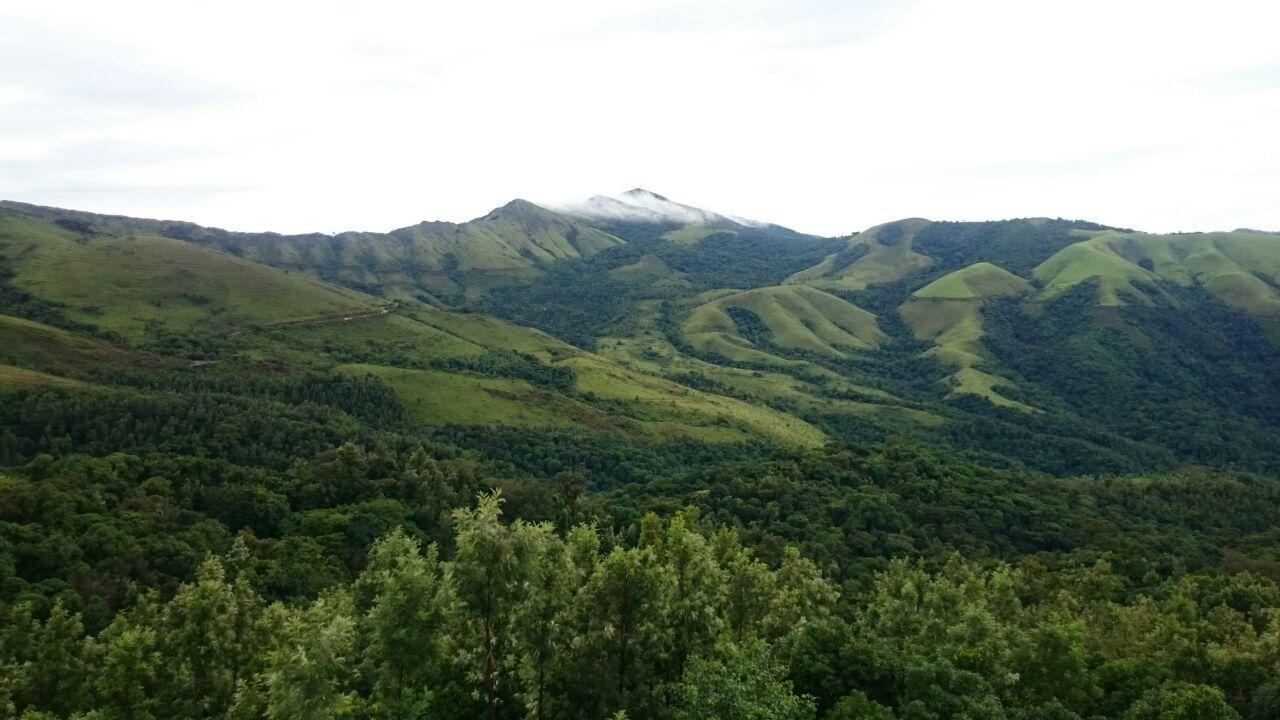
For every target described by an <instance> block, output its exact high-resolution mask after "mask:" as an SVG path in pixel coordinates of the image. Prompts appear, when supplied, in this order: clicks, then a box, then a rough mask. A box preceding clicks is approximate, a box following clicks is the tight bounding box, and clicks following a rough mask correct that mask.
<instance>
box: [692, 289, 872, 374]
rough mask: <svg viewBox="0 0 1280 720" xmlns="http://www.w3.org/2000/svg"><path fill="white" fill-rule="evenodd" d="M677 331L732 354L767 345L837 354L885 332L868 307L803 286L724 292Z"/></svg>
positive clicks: (866, 345) (707, 348) (867, 344)
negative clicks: (858, 305)
mask: <svg viewBox="0 0 1280 720" xmlns="http://www.w3.org/2000/svg"><path fill="white" fill-rule="evenodd" d="M681 332H682V333H683V334H684V337H685V338H686V339H687V340H688V342H689V343H690V344H691V345H693V346H694V347H695V348H698V349H700V350H703V351H704V352H719V353H722V354H726V356H727V357H731V358H732V357H735V356H738V357H742V354H741V353H740V352H739V350H745V351H746V352H748V353H755V352H757V351H761V352H767V348H769V347H770V346H776V347H781V348H787V349H791V350H801V351H807V352H812V353H817V354H820V355H830V356H841V355H844V354H845V353H846V352H847V351H849V350H872V349H875V348H876V347H878V346H879V345H880V343H881V342H882V341H883V340H884V338H885V335H884V333H883V332H881V331H880V328H879V327H877V325H876V319H875V316H874V315H872V314H871V313H868V312H867V311H865V310H863V309H861V308H859V307H857V306H855V305H852V304H850V303H847V302H845V301H843V300H841V299H840V298H838V297H835V296H834V295H829V294H827V293H825V292H822V291H821V290H815V289H813V288H807V287H768V288H758V289H756V290H747V291H745V292H736V293H732V294H729V295H725V296H724V297H720V298H717V299H714V300H711V301H710V302H707V303H705V304H703V305H701V306H699V307H698V308H696V309H694V310H693V311H692V312H691V313H690V314H689V317H688V319H686V320H685V322H684V325H683V326H682V328H681Z"/></svg>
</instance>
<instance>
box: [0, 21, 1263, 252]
mask: <svg viewBox="0 0 1280 720" xmlns="http://www.w3.org/2000/svg"><path fill="white" fill-rule="evenodd" d="M5 5H6V6H5V7H2V8H0V198H6V199H14V200H23V201H27V202H35V203H40V204H48V205H57V206H63V207H72V208H78V209H85V210H93V211H99V212H112V213H121V214H128V215H138V216H146V217H164V218H175V219H185V220H193V221H196V222H199V223H203V224H207V225H217V226H221V227H226V228H231V229H238V230H278V231H282V232H301V231H321V232H336V231H340V230H347V229H362V230H388V229H391V228H394V227H400V226H404V225H408V224H411V223H415V222H418V221H420V220H424V219H439V220H455V221H457V220H464V219H468V218H471V217H475V216H478V215H481V214H483V213H485V212H487V211H488V210H489V209H490V208H492V207H495V206H497V205H501V204H504V203H505V202H507V201H508V200H510V199H512V198H514V197H524V198H528V199H530V200H534V201H535V202H543V203H555V202H566V201H570V200H573V199H577V198H582V197H586V196H588V195H592V194H595V193H616V192H619V191H622V190H625V189H627V188H630V187H633V186H641V187H645V188H648V189H651V190H654V191H656V192H659V193H662V194H664V195H667V196H669V197H671V198H672V199H675V200H680V201H683V202H687V203H690V204H694V205H699V206H703V207H708V208H711V209H715V210H719V211H722V212H727V213H733V214H736V215H743V216H747V217H752V218H757V219H761V220H766V221H771V222H777V223H780V224H784V225H788V226H791V227H794V228H796V229H798V230H803V231H808V232H813V233H821V234H843V233H846V232H850V231H853V230H857V229H861V228H864V227H866V226H869V225H872V224H875V223H879V222H883V221H886V220H890V219H895V218H900V217H906V216H923V217H928V218H932V219H952V220H967V219H994V218H1005V217H1021V216H1036V215H1049V216H1063V217H1071V218H1085V219H1091V220H1096V221H1099V222H1104V223H1109V224H1114V225H1121V226H1128V227H1137V228H1141V229H1148V230H1157V231H1171V230H1194V229H1229V228H1234V227H1238V226H1250V227H1262V228H1273V229H1280V42H1277V29H1278V28H1280V3H1277V2H1275V1H1274V0H1255V1H1253V2H1233V1H1232V0H1214V1H1213V2H1207V1H1201V2H1178V1H1176V0H1175V1H1170V0H1164V1H1162V2H1145V1H1134V2H1129V1H1126V0H1107V1H1105V2H1094V1H1093V0H1070V1H1069V2H1038V1H1036V0H1014V1H1009V2H1005V1H1002V0H976V1H975V0H969V1H967V2H957V1H955V0H921V1H920V2H887V1H880V0H875V1H872V2H839V1H836V0H789V1H786V2H742V1H741V0H707V1H705V2H666V1H664V0H632V1H629V2H624V3H611V2H604V1H602V0H583V1H581V2H577V1H570V2H560V1H558V0H539V1H538V2H529V1H527V0H526V1H522V2H510V3H506V2H503V3H492V2H476V1H474V0H469V1H468V2H414V3H382V2H368V1H365V2H349V1H347V2H318V1H316V0H310V1H309V2H306V3H299V4H296V5H293V4H289V3H277V2H264V1H262V0H256V1H255V2H251V3H240V2H230V1H227V0H219V1H218V2H208V3H185V2H172V0H165V1H163V2H154V3H152V2H129V1H116V2H101V1H98V0H94V1H91V2H57V1H56V0H41V1H40V2H23V3H6V4H5Z"/></svg>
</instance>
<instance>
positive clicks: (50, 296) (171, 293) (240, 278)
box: [0, 209, 379, 338]
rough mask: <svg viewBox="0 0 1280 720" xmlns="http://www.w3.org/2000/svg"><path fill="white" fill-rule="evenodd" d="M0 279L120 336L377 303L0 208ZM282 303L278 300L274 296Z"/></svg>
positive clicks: (259, 321) (260, 269)
mask: <svg viewBox="0 0 1280 720" xmlns="http://www.w3.org/2000/svg"><path fill="white" fill-rule="evenodd" d="M0 262H2V263H3V264H4V267H5V268H6V269H7V271H8V272H9V273H10V276H11V277H10V279H9V283H11V284H12V285H13V286H14V287H16V288H19V289H21V290H24V291H27V292H29V293H31V294H33V295H36V296H38V297H40V298H43V299H44V300H46V301H50V302H54V303H58V304H59V305H61V306H62V308H63V313H64V314H65V316H66V317H67V318H68V319H70V320H72V321H75V322H79V323H84V324H87V325H92V326H95V327H98V328H101V329H103V330H106V331H111V332H115V333H119V334H120V335H122V336H126V337H132V338H139V337H141V336H142V335H144V334H145V332H146V330H147V329H149V328H163V329H167V330H191V329H194V328H196V327H201V328H206V329H215V328H216V329H219V330H228V331H229V330H234V329H237V328H243V327H246V326H253V325H264V324H270V323H277V322H287V321H292V320H299V319H303V318H310V317H319V316H326V315H333V314H341V313H347V312H359V311H364V310H369V309H371V308H374V307H376V306H377V305H378V304H379V301H378V300H376V299H375V298H372V297H370V296H368V295H365V294H363V293H360V292H357V291H354V290H350V289H347V288H342V287H337V286H334V285H329V284H326V283H323V282H319V281H317V280H315V279H314V278H310V277H307V276H305V275H301V274H297V273H292V274H290V273H284V272H281V271H278V270H275V269H272V268H268V267H264V266H263V265H259V264H257V263H253V262H250V261H248V260H244V259H241V258H237V257H234V256H232V255H228V254H226V253H222V252H218V251H216V250H212V249H209V248H204V247H200V246H198V245H193V244H191V243H187V242H183V241H181V240H174V239H171V238H166V237H159V236H154V235H142V236H116V235H104V234H98V233H93V232H77V231H75V230H71V229H67V228H65V227H63V226H60V225H57V224H55V223H51V222H46V221H43V220H40V219H36V218H32V217H30V216H26V215H22V214H19V213H16V212H12V211H9V210H5V209H0ZM282 299H284V300H283V301H282Z"/></svg>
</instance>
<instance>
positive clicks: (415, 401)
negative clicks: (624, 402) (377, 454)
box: [336, 364, 593, 427]
mask: <svg viewBox="0 0 1280 720" xmlns="http://www.w3.org/2000/svg"><path fill="white" fill-rule="evenodd" d="M336 369H337V370H338V371H339V372H345V373H349V374H353V375H365V374H368V375H373V376H375V377H378V378H381V379H382V380H383V381H384V382H386V383H387V384H388V385H390V386H391V388H392V389H393V390H395V392H396V395H398V396H399V397H400V400H401V402H403V403H404V405H405V407H406V408H407V409H408V411H409V413H410V415H411V416H412V417H413V418H414V419H415V420H417V421H419V422H422V423H424V424H430V425H446V424H459V425H508V426H516V427H527V426H553V427H572V426H575V425H577V424H578V423H575V422H574V420H573V418H575V417H578V418H581V417H585V416H590V415H592V414H593V411H592V410H591V409H590V408H588V407H587V406H585V405H581V404H580V403H574V402H571V401H569V400H567V399H566V398H563V397H560V396H558V395H555V394H553V393H549V392H546V391H544V390H540V389H538V388H535V387H534V386H533V385H530V384H529V383H527V382H525V381H523V380H513V379H508V378H487V377H472V376H466V375H459V374H453V373H447V372H443V371H438V370H407V369H402V368H392V367H385V366H380V365H364V364H352V365H341V366H339V367H338V368H336Z"/></svg>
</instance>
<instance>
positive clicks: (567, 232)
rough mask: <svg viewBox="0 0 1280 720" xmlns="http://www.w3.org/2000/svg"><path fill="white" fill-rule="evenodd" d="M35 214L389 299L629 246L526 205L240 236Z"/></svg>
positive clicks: (524, 274)
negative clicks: (346, 228)
mask: <svg viewBox="0 0 1280 720" xmlns="http://www.w3.org/2000/svg"><path fill="white" fill-rule="evenodd" d="M8 206H9V207H11V208H15V209H19V210H21V211H22V212H23V213H26V214H28V215H30V216H34V217H41V218H44V219H48V220H53V221H56V222H60V223H62V224H63V225H65V226H67V227H79V228H85V229H87V230H90V231H92V232H98V233H103V234H111V235H147V236H156V237H166V238H172V239H177V240H185V241H189V242H192V243H196V244H199V245H203V246H207V247H211V248H216V249H218V250H222V251H224V252H225V253H227V254H231V255H235V256H237V257H241V258H244V259H247V260H251V261H253V262H255V263H261V264H264V265H269V266H272V267H276V268H281V269H286V270H290V271H293V272H296V273H305V274H308V275H312V276H315V277H318V278H321V279H324V280H328V281H330V282H334V283H337V284H340V285H345V286H348V287H352V288H356V289H360V290H364V291H367V292H372V293H376V294H379V295H382V296H385V297H400V298H419V296H421V297H420V298H419V299H423V300H427V301H431V302H435V301H437V300H439V299H455V298H463V297H474V296H477V295H479V294H481V293H483V292H484V290H486V289H488V288H491V287H493V286H496V285H504V284H509V283H513V282H522V281H527V280H529V279H530V278H532V277H534V276H536V275H537V273H538V268H539V267H541V266H543V265H545V264H546V263H549V262H553V261H556V260H564V259H568V258H578V257H587V256H590V255H592V254H594V253H596V252H599V251H600V250H602V249H605V248H608V247H612V246H615V245H618V244H620V243H621V242H622V241H621V240H619V239H618V238H616V237H613V236H612V235H609V234H608V233H606V232H603V231H601V230H598V229H596V228H593V227H591V226H589V225H586V224H584V223H582V222H580V221H578V220H576V219H574V218H571V217H568V216H566V215H562V214H559V213H556V212H553V211H551V210H547V209H545V208H542V207H539V206H537V205H534V204H533V203H530V202H527V201H524V200H513V201H512V202H510V203H508V204H506V205H504V206H502V207H500V208H497V209H495V210H493V211H492V212H490V213H489V214H488V215H485V216H483V217H480V218H476V219H475V220H471V221H469V222H465V223H449V222H423V223H419V224H417V225H413V226H410V227H406V228H401V229H399V230H393V231H391V232H389V233H376V232H344V233H339V234H337V235H333V236H329V235H319V234H312V235H278V234H274V233H238V232H228V231H225V230H219V229H217V228H205V227H201V226H199V225H194V224H191V223H181V222H169V221H156V220H136V219H132V218H122V217H116V216H103V215H94V214H91V213H79V212H74V211H66V210H58V209H56V208H41V207H35V206H26V205H20V204H16V203H9V204H8Z"/></svg>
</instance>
